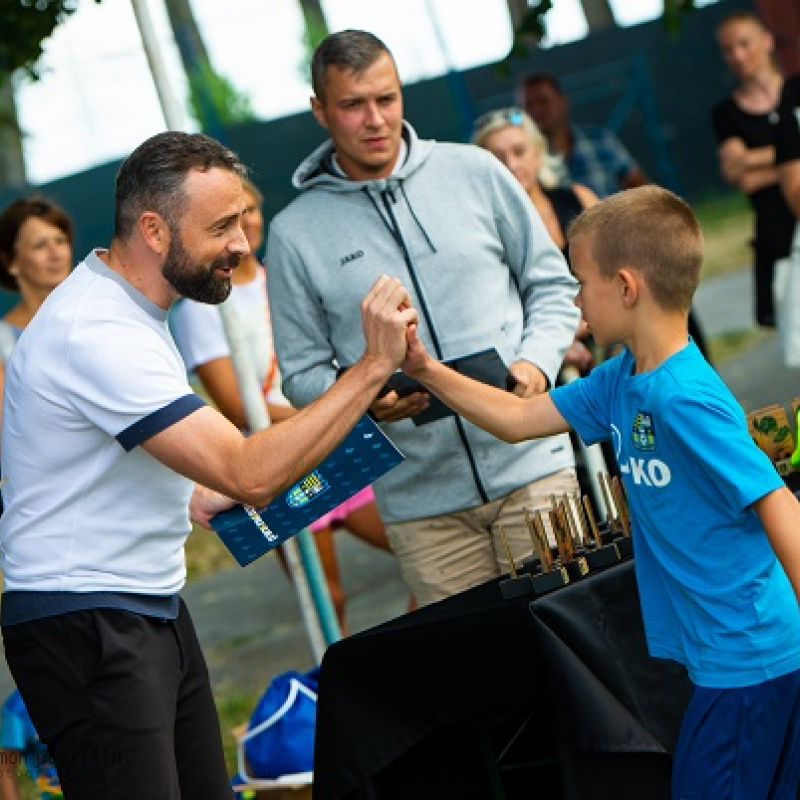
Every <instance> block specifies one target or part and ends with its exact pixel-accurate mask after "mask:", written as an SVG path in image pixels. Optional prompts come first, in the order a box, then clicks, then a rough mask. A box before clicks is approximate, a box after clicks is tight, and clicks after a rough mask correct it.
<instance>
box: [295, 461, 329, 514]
mask: <svg viewBox="0 0 800 800" xmlns="http://www.w3.org/2000/svg"><path fill="white" fill-rule="evenodd" d="M328 489H330V486H329V485H328V482H327V481H326V480H325V479H324V478H323V477H322V475H320V474H319V472H318V471H317V470H314V471H313V472H311V473H309V474H308V475H306V477H305V478H303V480H301V481H299V482H298V483H296V484H295V485H294V486H292V488H291V489H289V492H288V494H287V497H286V502H287V503H288V504H289V505H290V506H291V507H292V508H300V507H301V506H305V505H307V504H308V503H310V502H311V501H312V500H313V499H314V498H316V497H319V496H320V495H321V494H323V493H324V492H327V491H328Z"/></svg>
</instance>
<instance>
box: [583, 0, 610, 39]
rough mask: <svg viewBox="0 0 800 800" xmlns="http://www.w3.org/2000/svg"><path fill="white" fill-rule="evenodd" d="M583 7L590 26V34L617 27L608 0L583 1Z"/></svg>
mask: <svg viewBox="0 0 800 800" xmlns="http://www.w3.org/2000/svg"><path fill="white" fill-rule="evenodd" d="M581 7H582V8H583V13H584V15H585V16H586V22H587V24H588V25H589V33H594V32H595V31H602V30H605V29H606V28H616V27H617V21H616V19H614V12H613V11H612V10H611V5H610V4H609V2H608V0H581Z"/></svg>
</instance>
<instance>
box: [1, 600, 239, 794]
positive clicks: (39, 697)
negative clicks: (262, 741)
mask: <svg viewBox="0 0 800 800" xmlns="http://www.w3.org/2000/svg"><path fill="white" fill-rule="evenodd" d="M3 643H4V645H5V651H6V660H7V661H8V666H9V668H10V670H11V674H12V676H13V678H14V680H15V681H16V683H17V686H18V688H19V690H20V693H21V694H22V698H23V700H24V701H25V705H26V706H27V708H28V713H29V714H30V716H31V720H32V721H33V724H34V726H35V727H36V729H37V731H38V732H39V735H40V737H41V739H42V741H43V742H44V743H45V744H46V745H47V747H48V750H49V751H50V754H51V755H52V757H53V760H54V761H55V764H56V769H57V771H58V775H59V778H60V780H61V787H62V790H63V792H64V797H65V798H66V800H95V798H96V800H109V798H114V799H115V800H117V799H119V800H128V798H130V800H141V798H144V797H146V798H148V800H162V799H163V800H180V798H183V800H188V799H189V798H192V799H193V798H201V797H202V798H204V800H217V798H220V799H222V798H225V800H230V798H232V797H233V792H232V790H231V787H230V781H229V778H228V775H227V771H226V768H225V761H224V757H223V752H222V742H221V736H220V729H219V718H218V716H217V710H216V706H215V705H214V699H213V696H212V693H211V686H210V682H209V678H208V670H207V668H206V664H205V660H204V658H203V654H202V652H201V650H200V644H199V642H198V641H197V636H196V634H195V631H194V625H193V624H192V620H191V618H190V616H189V611H188V609H187V608H186V606H185V604H184V603H183V601H181V604H180V611H179V614H178V618H177V619H176V620H160V619H156V618H153V617H145V616H142V615H139V614H133V613H130V612H128V611H121V610H118V609H106V608H98V609H89V610H85V611H73V612H70V613H67V614H62V615H59V616H54V617H47V618H45V619H40V620H35V621H33V622H26V623H22V624H20V625H9V626H4V627H3Z"/></svg>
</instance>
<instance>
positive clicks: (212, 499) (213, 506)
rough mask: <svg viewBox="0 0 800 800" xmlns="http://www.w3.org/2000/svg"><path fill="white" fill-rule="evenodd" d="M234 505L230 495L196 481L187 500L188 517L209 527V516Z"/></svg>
mask: <svg viewBox="0 0 800 800" xmlns="http://www.w3.org/2000/svg"><path fill="white" fill-rule="evenodd" d="M234 505H235V502H234V501H233V500H231V498H230V497H226V496H225V495H224V494H220V493H219V492H215V491H213V490H212V489H207V488H206V487H205V486H201V485H200V484H199V483H196V484H195V486H194V492H193V493H192V498H191V500H189V519H191V520H192V522H196V523H197V524H198V525H202V526H203V527H204V528H209V529H210V528H211V517H213V516H215V515H216V514H219V513H221V512H222V511H227V510H228V509H229V508H233V506H234Z"/></svg>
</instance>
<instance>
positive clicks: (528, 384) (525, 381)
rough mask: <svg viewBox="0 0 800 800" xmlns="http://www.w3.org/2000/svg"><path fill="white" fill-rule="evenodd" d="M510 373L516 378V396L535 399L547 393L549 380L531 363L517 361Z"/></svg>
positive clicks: (511, 367)
mask: <svg viewBox="0 0 800 800" xmlns="http://www.w3.org/2000/svg"><path fill="white" fill-rule="evenodd" d="M508 371H509V372H510V373H511V374H512V375H513V376H514V377H515V378H516V381H517V384H516V386H515V387H514V394H515V395H517V396H518V397H533V396H534V395H537V394H542V393H543V392H546V391H547V378H546V377H545V375H544V373H543V372H542V371H541V370H540V369H539V367H537V366H536V365H535V364H531V363H530V361H515V362H514V363H513V364H512V365H511V366H510V367H509V368H508Z"/></svg>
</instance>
